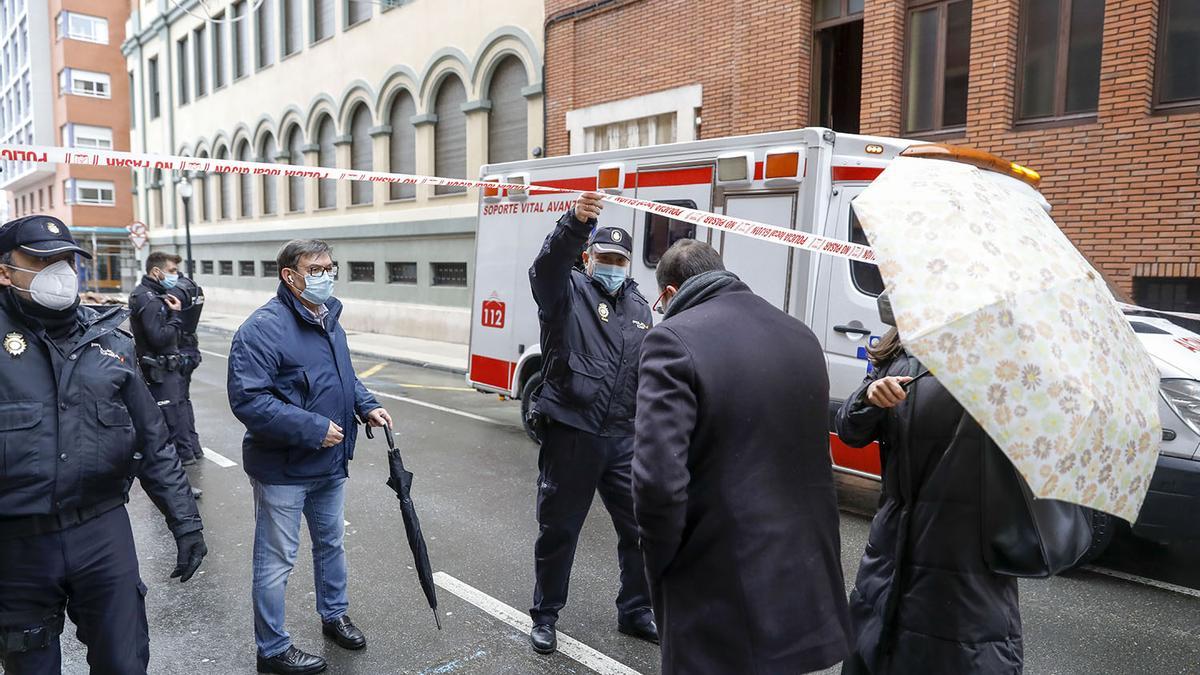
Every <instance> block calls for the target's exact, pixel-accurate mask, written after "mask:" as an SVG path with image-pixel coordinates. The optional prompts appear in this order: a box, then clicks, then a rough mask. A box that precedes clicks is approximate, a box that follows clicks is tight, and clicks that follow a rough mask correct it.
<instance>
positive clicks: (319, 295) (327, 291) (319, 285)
mask: <svg viewBox="0 0 1200 675" xmlns="http://www.w3.org/2000/svg"><path fill="white" fill-rule="evenodd" d="M300 297H302V298H304V299H305V300H307V301H309V302H311V303H312V304H314V305H323V304H325V301H326V300H328V299H329V298H332V297H333V277H331V276H329V275H328V274H322V275H321V276H319V277H314V276H313V275H311V274H305V275H304V290H303V291H302V292H301V293H300Z"/></svg>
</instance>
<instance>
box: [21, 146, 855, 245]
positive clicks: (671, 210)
mask: <svg viewBox="0 0 1200 675" xmlns="http://www.w3.org/2000/svg"><path fill="white" fill-rule="evenodd" d="M0 159H5V160H11V161H14V162H39V163H50V164H78V165H82V166H106V167H114V168H125V169H161V170H166V171H198V172H204V173H229V174H247V175H252V176H281V177H288V178H292V177H295V178H317V179H326V180H356V181H367V182H371V183H395V184H399V185H440V186H443V187H459V188H481V189H482V188H487V189H490V190H507V191H509V192H517V193H523V192H528V193H530V194H533V193H542V194H549V193H572V192H579V190H568V189H564V188H556V187H544V186H539V185H537V184H536V183H534V184H531V185H525V184H524V183H499V182H496V181H482V180H466V179H462V178H439V177H437V176H417V175H413V174H404V173H383V172H379V171H355V170H353V169H335V168H330V167H324V166H301V165H293V164H268V163H265V162H241V161H237V160H231V159H212V158H208V157H203V158H201V157H176V156H172V155H148V154H143V153H133V152H118V151H115V150H88V149H83V150H81V149H78V148H59V147H53V146H33V145H7V144H0ZM601 194H603V199H604V201H606V202H609V203H611V204H617V205H619V206H626V207H629V208H631V209H636V210H638V211H645V212H648V213H656V214H659V215H663V216H667V217H669V218H674V219H676V220H681V221H684V222H687V223H693V224H695V225H700V226H703V227H711V228H713V229H717V230H722V231H725V232H731V233H733V234H738V235H742V236H744V237H751V238H753V239H760V240H762V241H769V242H774V243H777V244H783V245H785V246H790V247H792V248H796V249H800V250H802V251H812V252H814V253H821V254H824V255H832V256H837V257H839V258H849V259H850V260H857V261H860V262H866V263H872V264H874V263H875V252H874V251H873V250H871V248H870V247H868V246H864V245H862V244H854V243H850V242H847V241H842V240H840V239H830V238H829V237H822V236H821V235H817V234H812V233H809V232H800V231H797V230H792V229H788V228H785V227H778V226H775V225H768V224H766V223H759V222H756V221H753V220H746V219H744V218H734V217H732V216H724V215H721V214H717V213H710V212H708V211H699V210H697V209H689V208H686V207H683V206H675V205H673V204H661V203H659V202H651V201H646V200H644V199H633V198H632V197H622V196H620V195H612V194H606V193H603V192H602V193H601Z"/></svg>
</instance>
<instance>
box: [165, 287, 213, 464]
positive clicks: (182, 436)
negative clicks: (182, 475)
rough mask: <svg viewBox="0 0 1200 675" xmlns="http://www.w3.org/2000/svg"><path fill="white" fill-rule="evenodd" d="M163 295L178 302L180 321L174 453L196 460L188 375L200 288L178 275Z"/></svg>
mask: <svg viewBox="0 0 1200 675" xmlns="http://www.w3.org/2000/svg"><path fill="white" fill-rule="evenodd" d="M167 293H168V294H170V295H173V296H175V297H176V298H178V299H179V303H180V308H179V314H180V316H182V317H183V322H182V323H181V324H180V326H179V357H180V366H179V376H180V377H181V378H182V380H183V389H182V392H181V394H180V396H179V415H178V423H179V429H178V431H177V432H176V434H175V435H176V437H177V438H176V441H175V442H176V444H177V445H176V448H175V449H176V451H178V452H179V457H180V459H184V458H186V457H189V456H190V457H191V458H192V459H193V460H199V459H200V458H201V457H203V456H204V450H203V448H201V447H200V436H199V434H197V433H196V411H195V409H194V408H193V407H192V374H193V373H194V372H196V368H199V367H200V361H201V356H200V339H199V337H197V336H196V329H197V328H198V327H199V325H200V314H201V312H203V311H204V289H202V288H200V285H199V284H197V283H196V282H195V281H194V280H192V279H190V278H188V277H186V276H183V275H179V278H178V279H177V281H176V282H175V286H174V287H173V288H168V289H167Z"/></svg>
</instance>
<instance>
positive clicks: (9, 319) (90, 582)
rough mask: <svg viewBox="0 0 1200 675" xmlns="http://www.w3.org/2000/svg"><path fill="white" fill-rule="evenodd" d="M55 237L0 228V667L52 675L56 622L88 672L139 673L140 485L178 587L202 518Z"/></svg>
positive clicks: (43, 228) (140, 387)
mask: <svg viewBox="0 0 1200 675" xmlns="http://www.w3.org/2000/svg"><path fill="white" fill-rule="evenodd" d="M76 255H83V256H87V257H90V255H89V254H88V253H87V252H86V251H84V250H83V249H81V248H79V246H78V245H77V244H76V243H75V240H74V239H72V238H71V234H70V232H69V231H68V230H67V227H66V225H64V224H63V223H62V221H59V220H58V219H56V218H51V217H49V216H38V215H35V216H28V217H25V218H20V219H18V220H14V221H11V222H9V223H6V224H5V225H3V226H2V227H0V337H2V339H3V342H2V343H0V347H2V349H0V380H3V383H4V385H3V387H0V455H2V458H3V462H2V463H0V662H2V663H3V666H4V671H5V672H6V673H8V674H9V675H22V674H26V673H34V674H38V675H41V674H47V673H58V672H60V669H61V661H62V657H61V654H60V652H59V635H60V634H61V633H62V629H63V614H64V611H65V612H66V614H67V615H69V616H70V617H71V620H72V621H73V622H74V623H75V625H76V626H77V627H78V633H77V635H78V637H79V639H80V640H81V641H82V642H83V643H84V644H85V645H87V647H88V663H89V664H90V666H91V669H92V672H93V673H120V674H121V675H126V674H130V673H145V672H146V669H147V664H148V662H149V658H150V646H149V634H148V629H147V625H146V607H145V600H144V595H145V592H146V587H145V586H144V585H143V584H142V582H141V578H140V575H139V571H138V559H137V553H136V551H135V550H134V543H133V533H132V531H131V529H130V525H129V516H128V514H127V513H126V511H125V502H126V501H127V499H128V494H129V489H130V487H131V485H132V480H133V478H134V477H137V478H138V479H139V481H140V482H141V484H142V488H143V489H144V490H145V492H146V494H147V495H149V496H150V499H151V500H152V501H153V502H154V504H155V505H156V506H157V507H158V509H159V510H160V511H162V513H163V514H164V515H165V516H166V519H167V524H168V526H169V527H170V530H171V533H172V534H173V535H174V536H175V540H176V544H177V547H178V554H179V555H178V559H177V564H176V567H175V570H174V572H172V575H171V576H172V577H180V579H181V581H187V580H188V579H190V578H191V576H192V575H193V574H194V573H195V571H196V568H198V567H199V566H200V561H201V560H202V559H203V558H204V556H205V554H206V553H207V549H206V548H205V545H204V537H203V535H202V534H201V529H202V526H201V522H200V514H199V512H198V511H197V510H196V502H195V500H194V499H193V498H192V495H191V493H190V492H189V490H188V481H187V477H186V476H185V475H184V473H183V468H182V467H181V466H180V465H179V460H178V458H177V457H176V455H175V452H174V450H173V449H171V448H170V447H169V443H168V437H167V429H166V426H165V425H164V424H163V418H162V414H161V413H160V412H159V409H158V406H157V405H155V402H154V398H153V397H152V396H151V395H150V392H149V390H148V389H147V388H146V384H145V382H144V381H143V380H142V378H141V375H140V374H139V373H138V371H137V369H136V366H135V362H136V361H135V356H134V349H133V342H132V340H130V338H129V335H128V334H127V333H124V332H122V331H121V330H120V329H119V328H118V326H120V324H121V322H122V321H124V319H125V316H126V314H125V310H124V309H122V308H114V309H112V310H109V311H107V312H104V313H99V312H96V311H95V310H92V309H89V308H86V307H81V306H80V305H79V296H78V276H77V273H76V271H75V256H76Z"/></svg>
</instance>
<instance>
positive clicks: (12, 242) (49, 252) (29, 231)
mask: <svg viewBox="0 0 1200 675" xmlns="http://www.w3.org/2000/svg"><path fill="white" fill-rule="evenodd" d="M16 250H20V251H21V252H22V253H26V254H29V255H32V256H37V257H39V258H49V257H51V256H56V255H59V254H60V253H66V252H68V251H74V252H75V253H78V254H79V255H82V256H83V257H85V258H91V257H92V254H91V253H89V252H88V251H87V250H85V249H82V248H80V247H79V244H78V243H76V241H75V239H74V237H72V236H71V230H69V229H67V226H66V224H65V223H63V221H61V220H59V219H58V218H55V217H54V216H40V215H33V216H25V217H23V218H17V219H16V220H10V221H8V222H7V223H5V224H3V225H0V253H8V252H9V251H16Z"/></svg>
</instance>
